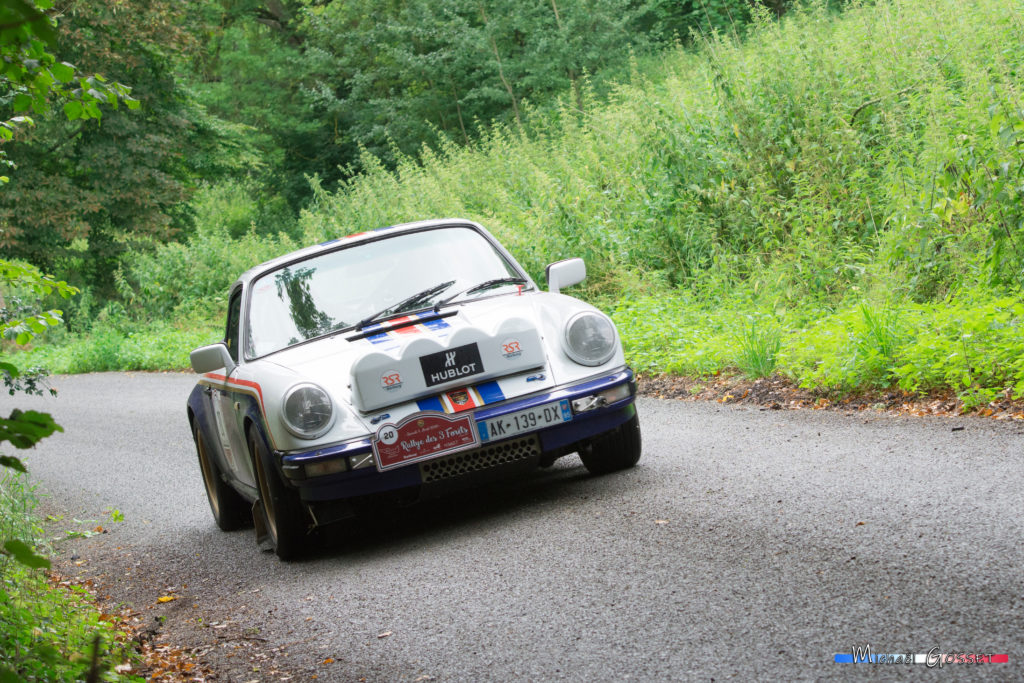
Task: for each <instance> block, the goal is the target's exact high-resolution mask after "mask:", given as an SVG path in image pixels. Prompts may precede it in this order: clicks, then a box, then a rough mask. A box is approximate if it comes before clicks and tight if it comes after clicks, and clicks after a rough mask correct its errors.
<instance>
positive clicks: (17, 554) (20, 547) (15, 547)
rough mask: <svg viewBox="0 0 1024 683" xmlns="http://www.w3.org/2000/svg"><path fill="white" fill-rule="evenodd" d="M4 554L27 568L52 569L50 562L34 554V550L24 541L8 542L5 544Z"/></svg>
mask: <svg viewBox="0 0 1024 683" xmlns="http://www.w3.org/2000/svg"><path fill="white" fill-rule="evenodd" d="M4 552H6V553H7V554H8V555H10V556H11V557H13V558H14V559H15V560H17V561H18V562H20V563H22V564H23V565H25V566H26V567H31V568H32V569H49V568H50V561H49V560H48V559H46V558H45V557H42V556H41V555H36V554H35V553H34V552H32V548H31V547H29V545H28V544H27V543H25V542H24V541H17V540H15V541H7V542H6V543H4Z"/></svg>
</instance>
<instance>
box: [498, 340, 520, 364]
mask: <svg viewBox="0 0 1024 683" xmlns="http://www.w3.org/2000/svg"><path fill="white" fill-rule="evenodd" d="M501 355H502V356H504V357H505V358H506V359H508V360H512V359H513V358H519V356H521V355H523V346H522V344H520V343H519V340H518V339H514V338H511V337H510V338H508V339H506V340H505V341H503V342H501Z"/></svg>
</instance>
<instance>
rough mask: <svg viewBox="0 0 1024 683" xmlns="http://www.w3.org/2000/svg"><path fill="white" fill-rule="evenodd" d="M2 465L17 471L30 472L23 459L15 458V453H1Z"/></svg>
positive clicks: (0, 463) (0, 461)
mask: <svg viewBox="0 0 1024 683" xmlns="http://www.w3.org/2000/svg"><path fill="white" fill-rule="evenodd" d="M0 467H8V468H10V469H12V470H14V471H15V472H21V473H22V474H25V473H26V472H28V470H26V469H25V465H24V464H23V463H22V462H21V460H20V459H18V458H15V457H14V456H13V455H0Z"/></svg>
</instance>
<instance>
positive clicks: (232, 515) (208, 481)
mask: <svg viewBox="0 0 1024 683" xmlns="http://www.w3.org/2000/svg"><path fill="white" fill-rule="evenodd" d="M192 436H193V438H194V439H195V442H196V455H197V456H198V457H199V469H200V471H201V472H202V473H203V485H204V486H205V487H206V498H207V500H209V501H210V511H211V512H213V519H214V521H215V522H217V526H218V527H220V529H221V530H222V531H234V530H235V529H241V528H243V527H247V526H249V525H251V524H252V506H251V505H250V504H249V503H248V502H247V501H246V500H245V499H244V498H242V496H240V495H238V491H236V490H234V489H233V488H231V486H230V485H229V484H228V483H227V482H226V481H225V480H224V476H223V475H222V473H221V469H220V466H219V465H218V464H217V461H216V460H214V458H213V455H212V454H211V453H210V449H209V446H207V444H206V439H205V438H204V437H203V430H202V429H200V428H199V422H198V420H197V421H196V423H195V424H194V425H193V430H192Z"/></svg>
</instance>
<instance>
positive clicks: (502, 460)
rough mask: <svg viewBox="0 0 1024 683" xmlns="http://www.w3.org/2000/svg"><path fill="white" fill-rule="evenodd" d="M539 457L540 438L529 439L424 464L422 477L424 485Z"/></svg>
mask: <svg viewBox="0 0 1024 683" xmlns="http://www.w3.org/2000/svg"><path fill="white" fill-rule="evenodd" d="M539 455H540V441H539V440H538V439H537V437H536V436H528V437H524V438H522V439H513V440H511V441H503V442H501V443H498V444H494V445H493V446H484V447H483V448H477V449H476V450H472V451H463V452H461V453H453V454H452V455H446V456H443V457H440V458H438V459H436V460H429V461H427V462H423V463H420V476H421V477H422V478H423V483H424V484H429V483H431V482H435V481H442V480H444V479H451V478H452V477H458V476H460V475H463V474H469V473H470V472H478V471H480V470H485V469H488V468H491V467H499V466H501V465H507V464H509V463H513V462H518V461H520V460H526V459H528V458H534V457H537V456H539Z"/></svg>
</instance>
